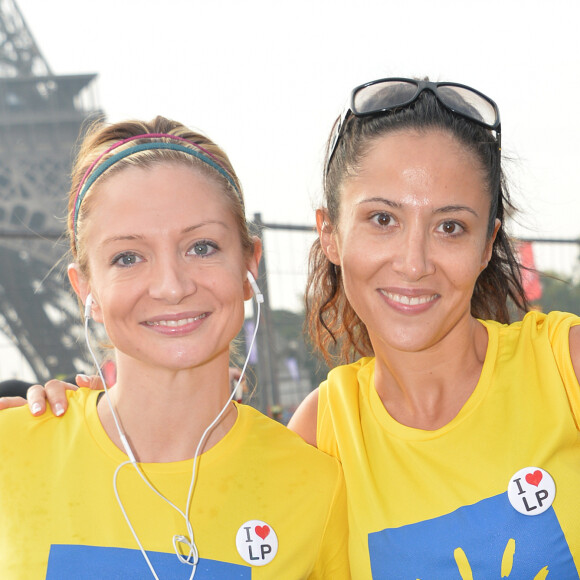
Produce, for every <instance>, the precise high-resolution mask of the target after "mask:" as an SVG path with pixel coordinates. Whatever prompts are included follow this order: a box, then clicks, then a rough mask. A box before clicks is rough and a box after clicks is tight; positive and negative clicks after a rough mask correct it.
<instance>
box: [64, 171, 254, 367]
mask: <svg viewBox="0 0 580 580" xmlns="http://www.w3.org/2000/svg"><path fill="white" fill-rule="evenodd" d="M92 195H93V203H92V205H91V209H90V219H88V220H87V221H86V224H85V226H84V227H85V235H84V239H85V243H86V247H87V255H88V265H89V272H90V279H86V278H85V277H84V276H83V275H82V274H81V273H80V272H79V270H78V267H75V266H73V267H72V268H71V269H70V270H69V275H70V277H71V282H72V283H73V287H75V289H76V290H77V292H78V293H79V295H80V296H81V298H82V299H83V300H84V299H85V298H86V295H87V294H88V292H89V291H90V292H91V293H92V295H93V299H94V302H95V306H94V307H93V314H92V316H93V318H94V319H95V320H96V321H98V322H102V323H103V324H104V325H105V329H106V331H107V334H108V336H109V338H110V340H111V342H112V343H113V345H114V347H115V349H117V351H118V352H119V353H122V354H123V355H124V356H125V357H129V358H131V359H134V360H136V361H140V362H141V363H142V364H145V365H152V366H157V367H165V368H170V369H173V370H180V369H185V368H191V367H195V366H198V365H202V364H206V363H208V362H210V361H214V360H218V359H222V361H223V359H225V360H227V359H228V357H229V345H230V342H231V340H232V339H233V338H234V337H235V336H236V334H237V333H238V332H239V330H240V328H241V326H242V323H243V319H244V300H247V299H249V298H250V297H251V290H250V287H249V284H248V282H247V277H246V271H247V270H248V269H251V270H252V271H253V273H254V275H257V261H258V258H259V247H258V246H256V248H255V251H254V255H251V256H248V255H244V252H243V250H242V244H241V241H240V233H239V231H238V226H237V224H236V220H235V218H234V215H233V213H232V211H231V209H230V207H229V205H228V201H227V199H226V197H225V195H224V193H223V191H222V189H221V187H220V186H219V185H218V183H217V182H216V181H215V180H213V179H211V178H209V177H207V176H206V175H203V174H201V173H200V172H198V171H196V170H195V169H194V168H192V167H189V166H186V165H182V164H179V163H167V162H165V163H157V164H154V165H152V166H151V167H148V168H139V167H129V168H125V169H123V170H122V171H120V172H118V173H116V174H115V175H113V176H111V177H110V178H108V179H105V180H103V181H102V183H99V184H97V186H96V190H95V191H94V192H93V194H92ZM226 364H227V363H226Z"/></svg>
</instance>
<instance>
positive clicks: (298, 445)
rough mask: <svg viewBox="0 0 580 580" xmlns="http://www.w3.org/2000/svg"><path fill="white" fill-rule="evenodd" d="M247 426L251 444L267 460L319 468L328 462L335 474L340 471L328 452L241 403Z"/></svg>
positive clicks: (241, 410)
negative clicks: (337, 470)
mask: <svg viewBox="0 0 580 580" xmlns="http://www.w3.org/2000/svg"><path fill="white" fill-rule="evenodd" d="M238 408H239V410H240V413H241V414H242V416H243V417H244V421H245V423H246V425H247V437H248V443H249V445H251V446H255V447H256V448H257V449H258V451H259V454H260V455H261V457H262V458H263V460H264V461H269V462H272V463H280V464H285V463H288V465H289V466H292V467H291V468H292V469H294V467H295V466H296V465H297V464H300V465H302V466H305V467H306V466H309V465H310V466H312V467H316V468H317V469H318V468H319V467H321V466H323V465H326V466H327V468H328V469H329V471H330V472H331V473H333V472H336V466H337V462H336V460H335V459H334V458H332V457H330V456H328V455H327V454H326V453H323V452H322V451H319V450H318V449H316V448H315V447H313V446H312V445H309V444H307V443H306V442H305V441H304V440H303V439H302V437H300V436H299V435H298V434H297V433H296V432H294V431H291V430H290V429H289V428H288V427H286V426H284V425H282V424H281V423H278V422H277V421H274V420H273V419H270V418H269V417H266V416H265V415H263V414H262V413H260V412H259V411H257V410H256V409H254V408H253V407H249V406H247V405H239V406H238Z"/></svg>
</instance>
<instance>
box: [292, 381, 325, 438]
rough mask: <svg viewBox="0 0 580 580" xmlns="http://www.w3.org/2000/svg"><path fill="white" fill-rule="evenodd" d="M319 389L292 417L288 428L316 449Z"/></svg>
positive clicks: (308, 397)
mask: <svg viewBox="0 0 580 580" xmlns="http://www.w3.org/2000/svg"><path fill="white" fill-rule="evenodd" d="M317 417H318V389H316V390H314V391H312V392H311V393H310V394H309V395H308V396H307V397H306V398H305V399H304V401H302V403H300V405H299V407H298V409H296V411H295V412H294V415H292V418H291V419H290V421H289V423H288V428H289V429H291V430H292V431H294V432H295V433H298V435H300V437H302V439H304V441H306V443H310V445H313V446H314V447H316V446H317V445H316V428H317V424H318V420H317Z"/></svg>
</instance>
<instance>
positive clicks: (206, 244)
mask: <svg viewBox="0 0 580 580" xmlns="http://www.w3.org/2000/svg"><path fill="white" fill-rule="evenodd" d="M217 249H218V247H217V244H215V243H214V242H210V241H209V240H199V241H198V242H195V244H193V246H192V248H191V250H190V251H189V252H188V253H190V254H195V255H196V256H201V257H202V258H204V257H205V256H211V255H212V254H213V253H215V252H216V251H217Z"/></svg>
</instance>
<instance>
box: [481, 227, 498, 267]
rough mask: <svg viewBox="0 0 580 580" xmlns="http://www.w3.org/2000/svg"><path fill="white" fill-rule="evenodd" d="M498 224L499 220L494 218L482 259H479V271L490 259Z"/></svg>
mask: <svg viewBox="0 0 580 580" xmlns="http://www.w3.org/2000/svg"><path fill="white" fill-rule="evenodd" d="M500 226H501V221H500V220H498V219H497V218H496V219H495V226H494V228H493V232H492V234H491V236H490V238H489V240H487V242H486V243H485V252H484V254H483V259H482V261H481V271H483V270H485V269H486V268H487V265H488V264H489V261H490V260H491V254H492V251H493V243H494V242H495V238H496V236H497V232H498V231H499V228H500Z"/></svg>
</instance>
